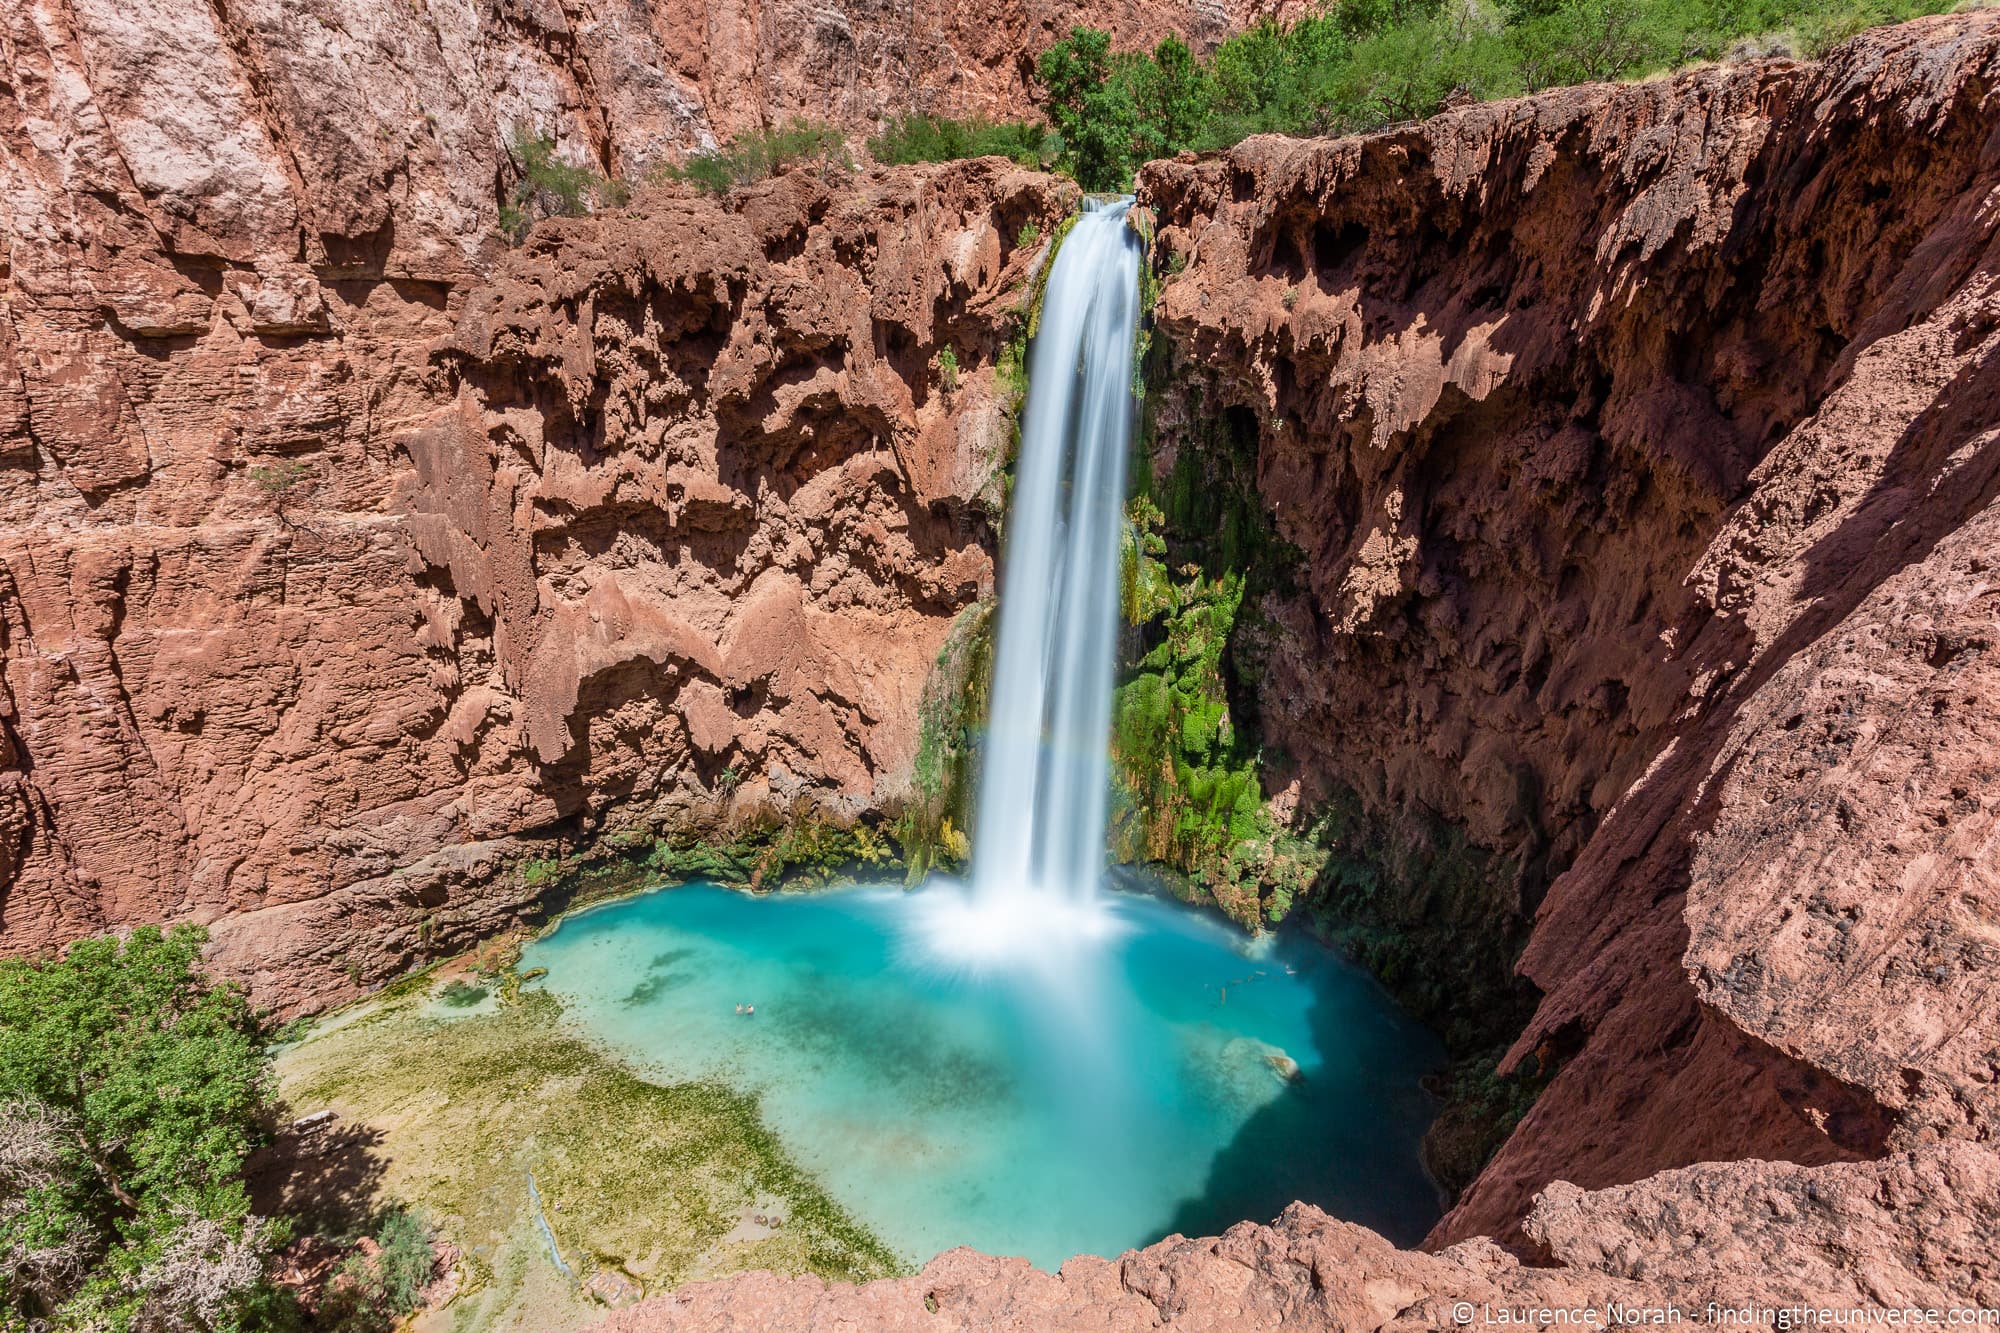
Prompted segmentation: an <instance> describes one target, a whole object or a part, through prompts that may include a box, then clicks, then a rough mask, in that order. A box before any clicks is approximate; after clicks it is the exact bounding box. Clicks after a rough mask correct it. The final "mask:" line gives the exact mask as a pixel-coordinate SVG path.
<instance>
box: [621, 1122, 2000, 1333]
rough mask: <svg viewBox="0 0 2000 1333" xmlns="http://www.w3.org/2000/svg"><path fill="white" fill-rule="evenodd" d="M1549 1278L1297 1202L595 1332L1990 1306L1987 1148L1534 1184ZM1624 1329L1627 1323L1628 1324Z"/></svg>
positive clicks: (658, 1309)
mask: <svg viewBox="0 0 2000 1333" xmlns="http://www.w3.org/2000/svg"><path fill="white" fill-rule="evenodd" d="M1527 1230H1528V1233H1529V1235H1530V1236H1531V1237H1532V1238H1534V1240H1536V1241H1537V1242H1538V1243H1539V1244H1540V1245H1542V1246H1543V1247H1544V1249H1545V1251H1546V1257H1547V1258H1548V1259H1550V1260H1552V1261H1553V1266H1548V1267H1537V1266H1531V1265H1529V1264H1526V1263H1523V1262H1522V1261H1521V1260H1520V1259H1519V1258H1517V1257H1515V1256H1514V1255H1512V1254H1510V1253H1508V1252H1507V1251H1505V1250H1502V1249H1501V1248H1499V1247H1498V1246H1497V1245H1495V1244H1493V1242H1491V1241H1489V1240H1485V1239H1480V1240H1470V1241H1463V1242H1461V1243H1459V1244H1457V1245H1453V1246H1451V1247H1450V1248H1448V1249H1445V1250H1442V1251H1440V1252H1438V1253H1436V1254H1423V1253H1418V1252H1414V1251H1409V1250H1399V1249H1397V1248H1396V1247H1395V1246H1394V1245H1391V1244H1390V1243H1389V1242H1388V1241H1386V1240H1384V1239H1383V1238H1382V1237H1380V1236H1378V1235H1376V1234H1375V1233H1374V1232H1373V1231H1370V1230H1369V1229H1368V1228H1366V1227H1361V1226H1355V1225H1354V1224H1352V1223H1348V1222H1340V1221H1336V1220H1335V1219H1333V1218H1331V1217H1328V1216H1327V1215H1326V1214H1325V1213H1323V1212H1321V1211H1320V1210H1319V1209H1317V1208H1312V1207H1309V1206H1307V1205H1305V1204H1293V1205H1292V1206H1291V1207H1290V1208H1288V1209H1286V1210H1285V1214H1284V1216H1282V1217H1280V1218H1279V1219H1278V1220H1277V1221H1276V1222H1275V1223H1273V1224H1272V1225H1270V1226H1260V1225H1257V1224H1255V1223H1250V1222H1245V1223H1242V1224H1241V1225H1238V1226H1234V1227H1231V1228H1230V1229H1229V1231H1228V1232H1227V1233H1225V1234H1224V1235H1222V1236H1219V1237H1213V1238H1209V1239H1204V1240H1186V1239H1183V1238H1181V1237H1178V1236H1174V1237H1169V1238H1168V1239H1166V1240H1163V1241H1161V1242H1160V1243H1159V1244H1157V1245H1151V1246H1148V1247H1147V1248H1145V1249H1143V1250H1133V1251H1130V1252H1128V1253H1126V1254H1125V1255H1123V1256H1121V1257H1120V1258H1118V1259H1116V1260H1105V1259H1097V1258H1091V1257H1081V1258H1076V1259H1072V1260H1070V1261H1069V1262H1068V1263H1066V1264H1064V1265H1063V1267H1062V1271H1061V1272H1060V1273H1057V1274H1053V1275H1052V1274H1049V1273H1044V1272H1041V1271H1040V1270H1038V1269H1035V1268H1033V1267H1030V1266H1029V1264H1028V1263H1027V1261H1025V1260H1022V1259H996V1258H993V1257H991V1256H989V1255H984V1254H980V1253H978V1252H977V1251H975V1250H968V1249H958V1250H952V1251H950V1252H949V1253H946V1254H942V1255H939V1256H938V1257H937V1258H936V1259H933V1260H932V1261H931V1262H930V1263H929V1264H927V1265H926V1266H925V1267H924V1270H923V1271H922V1272H921V1273H919V1274H917V1275H916V1276H915V1277H908V1278H896V1279H890V1280H885V1281H880V1282H870V1283H866V1284H864V1285H860V1286H854V1285H844V1286H829V1285H828V1284H827V1283H825V1282H822V1281H820V1280H819V1279H818V1278H814V1277H800V1278H782V1277H778V1276H776V1275H775V1274H771V1273H752V1274H747V1275H745V1276H742V1277H738V1278H733V1279H730V1280H729V1281H725V1282H706V1283H699V1284H696V1285H694V1286H690V1287H686V1288H683V1289H682V1290H680V1291H677V1292H674V1293H673V1294H671V1295H667V1296H659V1297H654V1298H652V1299H650V1300H647V1301H644V1302H642V1303H640V1304H639V1305H637V1306H634V1307H633V1308H632V1309H630V1310H625V1311H622V1312H620V1313H618V1314H615V1315H613V1316H612V1317H611V1318H610V1319H608V1320H607V1321H606V1322H605V1323H604V1324H603V1325H602V1327H603V1328H604V1329H605V1330H607V1333H682V1331H685V1333H695V1330H700V1333H734V1331H735V1330H744V1331H745V1333H747V1331H748V1330H753V1329H755V1330H766V1329H786V1330H833V1329H856V1330H859V1329H867V1330H880V1331H881V1333H902V1331H903V1330H910V1331H911V1333H917V1331H918V1330H921V1333H939V1331H940V1330H945V1329H977V1330H992V1331H993V1333H1003V1331H1012V1330H1019V1331H1020V1333H1031V1331H1032V1333H1124V1331H1125V1330H1128V1329H1129V1330H1137V1329H1154V1328H1162V1327H1172V1328H1175V1329H1183V1330H1189V1331H1190V1333H1194V1331H1197V1330H1211V1329H1213V1330H1231V1331H1232V1333H1237V1331H1242V1330H1261V1329H1271V1330H1277V1329H1287V1330H1296V1329H1341V1330H1360V1329H1429V1328H1448V1327H1453V1326H1457V1325H1468V1326H1470V1327H1475V1328H1476V1327H1481V1326H1483V1325H1489V1324H1497V1323H1502V1322H1511V1323H1516V1324H1519V1323H1525V1322H1528V1321H1529V1320H1531V1319H1533V1318H1534V1317H1535V1313H1534V1312H1537V1311H1557V1310H1560V1311H1567V1312H1570V1313H1569V1316H1568V1317H1567V1319H1566V1323H1567V1324H1568V1325H1569V1326H1578V1325H1580V1324H1583V1323H1584V1322H1585V1320H1584V1319H1583V1317H1582V1313H1581V1312H1583V1311H1594V1312H1595V1314H1596V1321H1595V1322H1597V1323H1598V1324H1599V1325H1603V1324H1606V1323H1611V1322H1614V1320H1615V1318H1616V1314H1617V1312H1618V1311H1620V1310H1623V1311H1626V1312H1628V1313H1639V1314H1640V1315H1641V1318H1642V1319H1643V1318H1644V1317H1648V1316H1649V1315H1650V1312H1654V1311H1666V1310H1668V1309H1669V1308H1672V1309H1677V1310H1679V1311H1680V1312H1681V1315H1682V1317H1683V1319H1684V1321H1685V1323H1687V1324H1690V1325H1698V1324H1701V1323H1703V1322H1704V1321H1705V1320H1706V1321H1709V1322H1715V1321H1714V1320H1713V1319H1712V1318H1711V1316H1710V1313H1709V1307H1710V1306H1711V1305H1715V1306H1728V1307H1730V1308H1731V1309H1734V1310H1741V1309H1743V1308H1744V1307H1748V1306H1756V1307H1764V1308H1767V1309H1768V1308H1773V1307H1797V1306H1801V1305H1810V1306H1813V1307H1816V1308H1819V1307H1828V1308H1836V1307H1837V1308H1878V1309H1879V1308H1888V1307H1895V1308H1916V1309H1940V1310H1944V1309H1965V1308H1979V1307H1985V1308H1989V1309H1990V1308H1993V1307H1995V1306H2000V1260H1996V1258H1995V1255H1996V1253H2000V1156H1996V1155H1995V1154H1994V1153H1992V1152H1989V1151H1987V1150H1985V1149H1983V1148H1974V1147H1970V1146H1966V1145H1954V1146H1952V1147H1949V1148H1938V1149H1932V1150H1928V1151H1924V1152H1917V1153H1907V1154H1899V1155H1896V1156H1894V1157H1891V1158H1888V1159H1886V1160H1884V1161H1880V1162H1870V1163H1856V1164H1843V1165H1839V1166H1830V1167H1799V1166H1791V1165H1788V1164H1784V1163H1774V1162H1734V1163H1729V1164H1726V1165H1721V1164H1719V1165H1707V1166H1695V1167H1687V1168H1684V1169H1682V1170H1678V1171H1668V1172H1664V1173H1662V1174H1661V1175H1658V1176H1655V1177H1653V1178H1652V1179H1650V1180H1647V1181H1644V1182H1642V1183H1640V1184H1637V1185H1631V1186H1625V1187H1622V1188H1618V1189H1609V1190H1600V1191H1597V1192H1594V1193H1586V1192H1584V1191H1582V1190H1578V1189H1575V1188H1574V1187H1572V1186H1567V1185H1556V1186H1552V1187H1551V1188H1550V1189H1549V1190H1548V1191H1547V1192H1546V1193H1545V1194H1543V1196H1542V1197H1541V1199H1540V1200H1539V1202H1538V1203H1537V1205H1536V1208H1535V1210H1534V1212H1533V1213H1532V1214H1531V1215H1530V1217H1529V1219H1528V1223H1527ZM1635 1322H1638V1320H1635Z"/></svg>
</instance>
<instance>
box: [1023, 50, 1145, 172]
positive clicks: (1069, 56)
mask: <svg viewBox="0 0 2000 1333" xmlns="http://www.w3.org/2000/svg"><path fill="white" fill-rule="evenodd" d="M1131 65H1132V61H1131V60H1130V59H1129V58H1125V59H1118V58H1114V57H1113V56H1112V54H1111V34H1110V33H1108V32H1106V31H1104V30H1103V29H1102V28H1088V27H1084V26H1082V25H1081V24H1079V25H1078V26H1076V27H1074V28H1071V29H1070V30H1069V36H1067V37H1065V38H1063V39H1062V40H1061V41H1059V42H1057V43H1056V44H1055V45H1054V46H1051V47H1050V48H1049V49H1048V50H1046V51H1044V52H1042V57H1041V59H1040V60H1038V61H1037V62H1035V80H1036V82H1038V83H1039V84H1041V86H1042V94H1043V97H1044V98H1045V99H1046V101H1047V105H1048V114H1049V122H1050V123H1051V124H1053V125H1054V126H1055V127H1056V133H1057V134H1060V135H1061V136H1062V141H1063V159H1062V160H1063V165H1064V166H1066V167H1067V168H1069V171H1070V173H1071V174H1072V175H1074V176H1075V177H1076V179H1077V183H1078V184H1079V185H1081V186H1083V188H1084V189H1086V190H1115V189H1119V188H1122V187H1123V186H1124V184H1125V183H1126V181H1128V180H1129V179H1130V178H1131V174H1132V141H1133V137H1134V135H1135V134H1137V132H1138V129H1139V119H1138V109H1137V108H1136V107H1135V106H1134V104H1133V100H1132V87H1131V80H1130V78H1129V77H1127V70H1128V69H1129V68H1130V67H1131Z"/></svg>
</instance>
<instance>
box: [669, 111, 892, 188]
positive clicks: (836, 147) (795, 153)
mask: <svg viewBox="0 0 2000 1333" xmlns="http://www.w3.org/2000/svg"><path fill="white" fill-rule="evenodd" d="M794 167H808V168H810V169H812V170H814V171H816V172H818V173H819V174H820V175H821V176H822V177H824V176H826V175H828V174H829V173H832V172H834V171H849V170H852V169H853V167H854V162H853V159H852V158H850V157H849V156H848V153H847V140H846V138H845V137H843V136H842V134H841V132H840V131H839V130H837V129H835V128H834V127H833V126H831V125H820V124H815V123H813V122H811V121H807V120H800V119H794V120H792V121H791V122H789V123H788V124H786V125H783V126H781V127H779V128H778V129H774V130H752V131H750V132H748V133H746V134H739V135H738V136H736V137H735V138H734V139H732V140H730V141H729V142H728V143H727V144H725V145H723V146H722V147H719V148H714V149H711V150H709V151H708V152H705V153H696V154H695V155H694V156H693V157H690V158H689V159H688V160H687V161H686V162H684V163H682V164H681V165H680V166H678V167H667V168H665V169H664V170H665V175H666V176H667V177H668V178H669V179H672V180H683V181H686V182H688V183H689V184H691V185H693V186H694V187H695V188H696V189H699V190H702V191H705V192H707V193H709V194H726V193H728V192H729V191H730V190H733V189H736V188H737V187H739V186H744V185H754V184H755V183H756V182H758V181H760V180H764V179H766V178H768V177H771V176H775V175H778V174H780V173H782V172H785V171H789V170H791V169H792V168H794Z"/></svg>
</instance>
